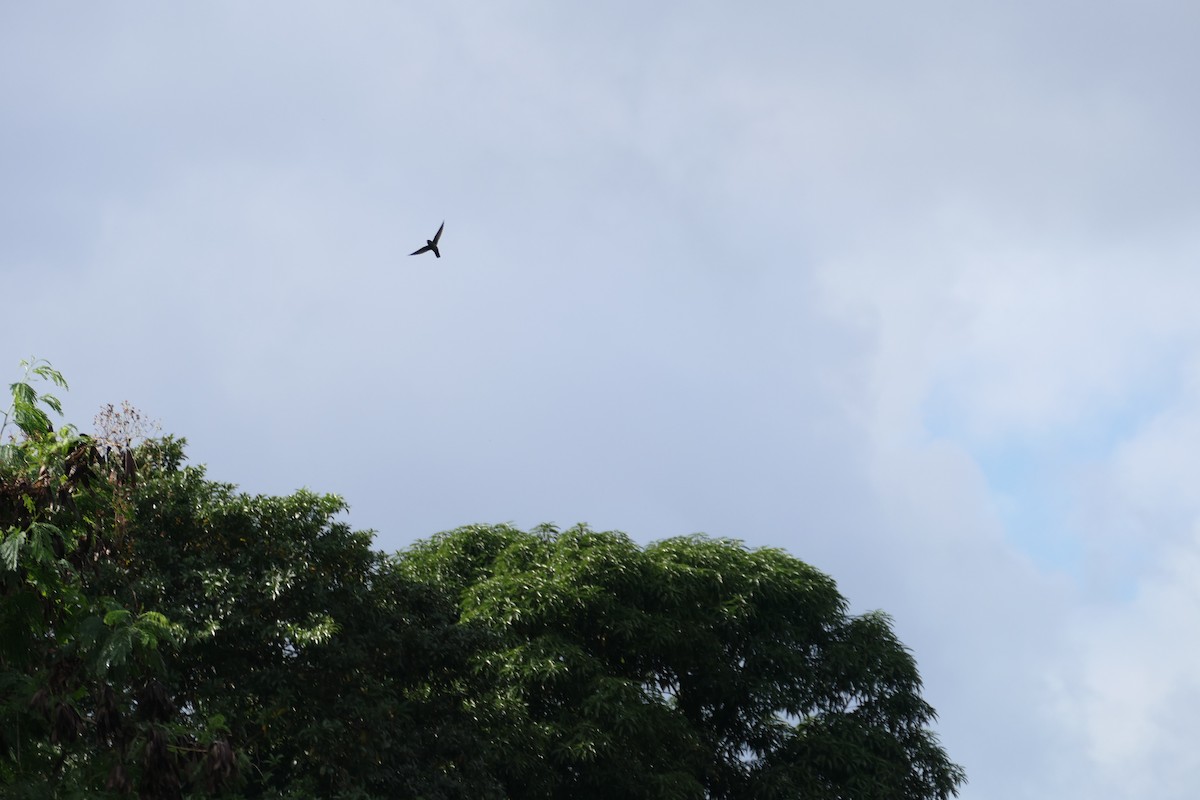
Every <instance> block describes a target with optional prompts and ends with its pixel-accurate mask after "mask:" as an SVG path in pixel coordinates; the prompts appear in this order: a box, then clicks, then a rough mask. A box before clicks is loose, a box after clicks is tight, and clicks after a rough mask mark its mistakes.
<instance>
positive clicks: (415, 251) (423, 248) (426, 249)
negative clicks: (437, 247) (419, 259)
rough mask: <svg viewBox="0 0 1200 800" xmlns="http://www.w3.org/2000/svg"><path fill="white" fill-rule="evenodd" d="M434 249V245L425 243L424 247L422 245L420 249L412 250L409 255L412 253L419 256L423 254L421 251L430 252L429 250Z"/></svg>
mask: <svg viewBox="0 0 1200 800" xmlns="http://www.w3.org/2000/svg"><path fill="white" fill-rule="evenodd" d="M432 249H433V248H432V247H430V246H429V245H425V246H424V247H422V248H421V249H420V250H414V251H412V252H411V253H409V255H410V256H419V255H421V253H428V252H429V251H430V250H432Z"/></svg>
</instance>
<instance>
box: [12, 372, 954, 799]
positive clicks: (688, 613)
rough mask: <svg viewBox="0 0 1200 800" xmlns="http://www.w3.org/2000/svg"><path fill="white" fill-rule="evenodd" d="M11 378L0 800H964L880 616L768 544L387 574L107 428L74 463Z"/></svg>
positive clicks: (329, 517) (488, 533)
mask: <svg viewBox="0 0 1200 800" xmlns="http://www.w3.org/2000/svg"><path fill="white" fill-rule="evenodd" d="M23 366H24V367H25V376H24V379H23V380H22V381H18V382H17V383H15V384H13V386H12V394H13V403H12V406H11V407H10V409H9V412H7V413H6V414H5V416H4V423H3V424H0V432H3V426H4V425H6V424H7V422H8V421H9V420H10V419H11V420H12V421H13V422H14V424H15V426H16V428H17V430H18V431H19V432H20V434H21V438H19V439H18V438H17V437H16V436H14V437H12V439H11V441H10V442H8V443H6V444H3V445H0V447H2V448H3V449H2V450H0V796H3V797H5V798H9V797H12V798H43V797H46V798H49V797H55V798H74V797H80V798H82V797H88V798H92V797H98V798H105V797H127V796H131V795H132V794H134V793H136V794H137V795H138V796H139V797H144V798H171V800H175V799H176V798H178V799H179V800H182V798H185V797H186V798H191V797H202V796H214V795H222V796H226V797H231V798H238V797H241V798H311V797H323V798H340V799H341V800H358V799H360V798H361V799H363V800H366V799H367V798H395V797H406V798H407V797H413V798H424V799H426V800H442V799H443V798H444V799H447V800H448V799H450V798H472V800H493V798H494V799H495V800H500V799H501V798H513V799H514V800H523V799H524V798H531V799H532V798H553V797H578V798H584V799H585V800H586V798H606V799H607V798H618V799H619V798H680V799H681V800H682V799H683V798H714V799H715V798H794V797H812V798H828V799H830V800H832V799H834V798H837V799H839V800H840V799H842V798H854V799H855V800H859V799H860V798H866V799H867V800H873V799H874V798H881V799H882V798H889V799H891V798H899V800H934V799H935V798H936V799H937V800H943V799H944V798H949V797H951V796H952V795H954V794H955V793H956V791H957V787H958V786H959V785H960V784H961V783H962V781H963V775H962V771H961V770H960V769H959V768H958V767H957V766H956V765H954V764H953V763H951V762H950V761H949V760H948V758H947V756H946V754H945V752H944V751H943V750H942V748H941V746H940V745H939V744H938V742H937V741H936V739H935V738H934V737H933V735H932V733H931V732H930V730H929V724H930V723H931V722H932V720H933V719H934V712H933V709H932V708H930V707H929V706H928V704H927V703H925V701H924V700H923V699H922V698H921V696H920V689H921V683H920V678H919V675H918V673H917V669H916V665H915V663H914V661H913V659H912V657H911V655H910V654H909V653H908V651H907V650H906V649H905V648H904V646H903V645H902V644H901V643H900V642H899V641H898V640H897V639H896V637H895V635H894V634H893V632H892V629H891V624H890V620H889V619H888V618H887V617H886V616H885V615H883V614H881V613H872V614H865V615H859V616H854V615H850V614H848V613H847V606H846V602H845V600H844V598H842V597H841V595H840V594H839V593H838V592H837V588H836V586H835V585H834V583H833V581H832V580H831V579H830V578H829V577H828V576H825V575H823V574H822V573H820V572H818V571H817V570H815V569H813V568H812V567H810V566H809V565H807V564H804V563H803V562H801V561H798V560H797V559H795V558H792V557H791V556H789V555H787V554H786V553H784V552H782V551H780V550H775V549H748V548H746V547H745V546H743V545H742V544H741V543H740V542H736V541H730V540H714V539H709V538H706V537H703V536H694V537H683V538H675V539H667V540H664V541H660V542H657V543H654V544H651V545H649V546H645V547H643V546H640V545H638V544H637V543H636V542H634V541H633V540H631V539H630V538H629V537H627V536H625V535H624V534H620V533H613V532H596V531H592V530H590V529H588V528H587V527H585V526H578V527H575V528H571V529H569V530H566V531H561V532H560V531H558V530H556V529H555V528H553V527H552V526H542V527H539V528H537V529H535V530H534V531H532V532H524V531H519V530H516V529H514V528H511V527H509V526H503V525H500V526H471V527H467V528H462V529H459V530H456V531H451V532H448V533H443V534H439V535H437V536H435V537H433V538H432V539H430V540H427V541H422V542H418V543H416V544H414V545H412V546H411V547H410V548H408V549H407V550H405V551H403V552H401V553H398V554H395V555H386V554H383V553H381V552H378V551H376V550H375V549H374V548H373V546H372V534H371V532H369V531H354V530H352V529H351V528H350V527H349V526H348V525H346V524H345V523H343V522H341V521H340V516H341V515H342V514H343V513H344V512H345V510H346V506H345V503H344V502H343V501H342V500H341V499H340V498H338V497H336V496H332V495H321V494H316V493H313V492H310V491H307V490H301V491H298V492H296V493H294V494H292V495H289V496H285V497H268V496H251V495H247V494H244V493H241V492H238V491H237V490H236V488H235V487H233V486H231V485H228V484H223V483H217V482H214V481H211V480H209V479H208V478H207V476H206V475H205V471H204V469H203V468H202V467H197V466H189V465H187V464H186V458H185V453H184V446H185V442H184V441H183V440H182V439H175V438H172V437H169V436H168V437H165V438H156V439H146V438H145V435H146V431H147V423H146V422H145V419H144V418H143V417H142V416H141V414H140V412H137V411H136V409H133V408H132V407H130V406H127V405H126V406H123V407H122V408H121V409H120V410H118V409H116V408H115V407H112V406H109V407H107V409H105V410H102V412H101V414H100V415H98V417H97V426H98V428H99V433H98V435H97V437H96V438H95V439H91V438H89V437H86V436H81V435H79V434H77V433H76V432H75V430H74V429H73V428H71V427H70V426H67V427H64V428H62V429H61V430H59V431H58V432H55V431H53V430H52V428H51V427H50V426H49V424H48V420H49V415H48V413H47V412H48V411H49V412H58V411H59V410H60V407H59V404H58V402H57V400H56V399H55V398H53V397H52V396H48V395H45V394H39V393H38V392H36V391H35V390H34V389H33V382H35V381H37V380H44V381H50V382H52V383H54V384H55V385H58V386H63V387H65V385H66V384H65V381H62V377H61V375H59V374H58V373H57V372H55V371H53V370H52V369H51V368H50V366H49V365H48V364H45V363H44V362H37V361H31V362H27V363H24V364H23ZM35 412H37V413H35ZM38 414H41V416H38ZM44 423H45V424H44ZM139 442H140V444H139Z"/></svg>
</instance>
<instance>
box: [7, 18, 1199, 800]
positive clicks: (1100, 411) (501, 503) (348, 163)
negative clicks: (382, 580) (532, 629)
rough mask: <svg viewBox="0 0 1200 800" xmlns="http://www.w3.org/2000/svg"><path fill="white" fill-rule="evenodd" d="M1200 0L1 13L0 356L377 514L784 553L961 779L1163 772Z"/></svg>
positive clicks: (1186, 698)
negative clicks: (926, 711) (857, 617)
mask: <svg viewBox="0 0 1200 800" xmlns="http://www.w3.org/2000/svg"><path fill="white" fill-rule="evenodd" d="M1198 24H1200V6H1197V5H1195V4H1194V3H1184V2H1171V0H1150V1H1149V2H1146V0H1141V1H1140V2H1138V3H1136V4H1135V3H1133V2H1127V1H1126V0H1115V1H1114V2H1107V3H1102V4H1095V3H1087V4H1085V3H1081V2H1077V1H1075V0H1040V1H1039V2H1037V3H1033V2H1027V1H1026V0H1008V1H1007V2H995V1H994V0H982V1H981V2H976V3H961V2H956V3H951V2H938V1H937V0H915V2H911V3H905V4H895V3H884V2H877V0H861V2H857V3H812V2H809V3H794V2H769V1H766V0H765V1H764V2H762V3H756V4H752V5H750V6H747V5H746V4H742V5H741V6H738V7H736V8H735V6H734V5H733V4H727V3H715V2H703V1H702V0H700V1H697V2H689V3H682V2H670V0H667V1H666V2H661V3H656V4H649V5H647V4H644V3H636V4H635V3H632V2H620V1H618V2H611V3H592V4H564V3H553V2H548V1H547V2H540V1H538V0H529V1H528V2H504V1H502V2H497V3H487V4H483V3H465V2H455V1H454V0H447V2H442V3H436V4H428V3H422V4H417V3H411V2H403V1H402V0H360V1H359V2H354V3H340V4H331V3H312V2H304V1H303V0H301V1H299V2H298V1H297V0H289V2H272V1H270V0H268V1H265V2H258V3H251V4H247V3H241V2H221V1H219V0H214V1H213V2H206V3H170V4H161V3H148V2H126V3H105V4H99V3H87V4H80V3H61V2H52V1H51V2H42V3H37V4H32V3H5V4H3V5H0V286H2V287H3V288H2V289H0V297H2V298H3V301H4V302H3V303H2V304H0V305H2V309H3V317H2V318H0V373H2V372H3V371H4V370H7V372H8V374H10V375H11V376H12V378H10V379H5V380H4V382H5V383H7V382H10V381H11V380H16V379H17V378H18V377H19V375H20V372H19V369H18V362H19V360H20V359H22V358H28V357H29V356H38V357H42V358H45V359H48V360H49V361H50V362H51V363H52V364H53V365H54V366H55V367H56V368H58V369H59V370H61V371H62V372H63V373H64V374H65V376H66V377H67V379H68V380H69V381H70V383H71V390H70V392H69V394H67V395H66V396H65V397H64V398H63V399H64V405H65V410H66V414H67V418H68V420H69V421H72V422H75V423H76V424H77V425H79V426H80V427H81V428H82V429H85V430H86V429H88V428H89V427H90V421H91V419H92V416H93V415H94V414H95V413H96V411H97V410H98V409H99V408H100V406H101V405H102V404H105V403H120V402H121V401H123V400H128V401H129V402H131V403H132V404H134V405H135V406H136V407H138V408H139V409H141V410H142V411H143V412H144V413H145V414H147V415H148V416H150V417H152V418H154V419H156V420H159V421H160V422H161V425H162V429H163V430H164V431H165V432H170V433H174V434H177V435H182V436H185V437H186V438H187V439H188V442H189V451H188V452H189V455H190V458H191V460H192V462H193V463H200V464H205V465H207V467H208V470H209V475H210V477H212V478H214V479H217V480H222V481H228V482H232V483H236V484H238V485H239V486H241V487H242V488H243V489H244V490H246V491H248V492H252V493H286V492H291V491H293V490H295V489H298V488H301V487H308V488H311V489H314V490H317V491H322V492H334V493H337V494H340V495H342V496H343V497H344V498H345V499H346V500H347V502H348V503H349V505H350V512H349V514H348V516H347V518H346V519H347V521H348V522H350V523H351V524H352V525H353V526H355V527H357V528H370V529H374V530H375V531H376V532H377V538H376V542H377V544H378V546H379V547H381V548H383V549H387V550H394V549H399V548H402V547H404V546H406V545H407V544H408V543H410V542H412V541H414V540H416V539H419V538H424V537H427V536H430V535H432V534H434V533H436V532H438V531H442V530H447V529H451V528H455V527H458V526H460V525H465V524H469V523H475V522H491V523H499V522H512V523H514V524H516V525H519V526H521V527H531V526H533V525H536V524H538V523H542V522H553V523H556V524H558V525H561V526H568V525H571V524H574V523H577V522H587V523H589V524H590V525H592V527H594V528H597V529H603V530H610V529H616V530H622V531H625V532H627V533H628V534H630V535H631V536H633V537H634V538H635V539H637V540H638V541H642V542H649V541H653V540H656V539H661V538H666V537H670V536H677V535H685V534H691V533H695V532H705V533H707V534H709V535H712V536H721V537H733V538H737V539H741V540H743V541H745V542H746V543H747V544H748V545H751V546H777V547H783V548H785V549H787V551H788V552H790V553H792V554H793V555H795V556H797V557H798V558H801V559H803V560H805V561H807V562H809V563H811V564H813V565H814V566H816V567H817V568H819V569H821V570H822V571H824V572H826V573H828V574H830V575H831V576H832V577H833V578H834V579H835V580H836V581H837V582H838V585H839V587H840V589H841V591H842V592H843V594H845V595H846V597H847V598H848V600H849V602H850V604H851V606H852V608H853V609H855V610H856V611H865V610H869V609H883V610H884V611H886V612H888V613H889V614H891V615H892V616H893V617H894V619H895V627H896V631H897V633H898V635H899V636H900V638H901V639H902V641H904V642H905V643H906V644H907V645H908V646H909V647H911V648H912V651H913V653H914V655H915V657H916V659H917V663H918V665H919V667H920V669H921V672H922V675H923V677H924V679H925V684H926V686H925V689H926V697H927V699H928V700H929V701H930V702H931V703H932V704H933V705H934V707H935V708H936V709H937V710H938V712H939V715H940V718H939V722H938V724H937V732H938V735H939V736H940V737H941V740H942V743H943V744H944V746H945V747H946V749H947V751H948V752H949V754H950V756H951V757H952V758H953V759H954V760H956V761H957V762H959V763H961V764H962V765H963V766H964V767H965V769H966V771H967V774H968V778H969V781H970V782H969V783H968V784H967V785H966V786H965V787H964V789H963V791H962V793H961V797H963V798H967V799H968V800H1002V799H1003V800H1011V798H1034V799H1040V798H1055V799H1056V800H1060V799H1065V800H1075V799H1076V798H1078V800H1085V799H1086V800H1093V799H1094V798H1096V797H1104V798H1114V799H1115V800H1121V799H1123V798H1137V799H1138V800H1142V799H1143V798H1157V799H1158V800H1172V798H1189V800H1190V798H1191V797H1193V796H1194V793H1195V786H1196V785H1197V784H1198V783H1200V749H1198V748H1197V747H1196V742H1197V741H1200V638H1198V637H1197V636H1196V635H1195V631H1196V630H1197V627H1198V625H1200V582H1198V581H1197V577H1198V576H1200V528H1198V525H1197V523H1198V521H1200V484H1198V483H1197V481H1196V480H1195V479H1194V477H1192V478H1189V475H1193V473H1192V470H1193V469H1195V467H1196V461H1197V457H1196V453H1197V452H1198V450H1200V316H1198V315H1197V314H1196V313H1195V302H1196V301H1195V298H1196V297H1197V296H1200V276H1198V274H1197V264H1198V259H1200V225H1198V224H1197V223H1198V222H1200V190H1198V189H1197V187H1198V186H1200V149H1198V148H1197V147H1196V144H1195V143H1196V142H1197V141H1198V140H1200V105H1197V104H1196V103H1195V101H1194V92H1195V89H1194V84H1195V76H1196V74H1197V72H1198V70H1200V50H1197V48H1196V47H1195V45H1194V42H1195V31H1196V30H1197V25H1198ZM443 220H444V221H445V223H446V228H445V233H444V234H443V237H442V240H441V246H440V249H441V253H442V258H441V259H435V258H434V257H433V256H432V255H431V254H425V255H423V256H419V257H409V256H408V253H409V252H411V251H412V250H415V249H416V248H417V247H419V246H421V245H422V244H424V242H425V240H426V239H427V238H429V237H431V236H432V235H433V233H434V231H435V230H436V229H437V226H438V225H439V224H440V223H441V222H442V221H443ZM0 377H2V374H0Z"/></svg>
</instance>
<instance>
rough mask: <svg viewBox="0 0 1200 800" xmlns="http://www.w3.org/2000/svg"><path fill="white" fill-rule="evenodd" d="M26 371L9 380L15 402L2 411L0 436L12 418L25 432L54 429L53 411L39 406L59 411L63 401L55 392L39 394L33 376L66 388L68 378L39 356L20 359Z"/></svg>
mask: <svg viewBox="0 0 1200 800" xmlns="http://www.w3.org/2000/svg"><path fill="white" fill-rule="evenodd" d="M21 368H22V369H24V370H25V375H24V376H23V377H22V379H21V380H19V381H17V382H16V383H12V384H9V387H8V388H9V392H10V394H11V395H12V404H11V405H10V406H9V407H8V410H7V411H4V412H3V413H2V414H0V417H2V419H0V440H2V439H3V436H4V431H5V429H6V428H7V427H8V423H9V422H10V421H11V422H13V423H14V424H15V425H16V426H17V428H19V429H20V430H21V432H22V433H24V434H25V435H26V436H38V435H42V434H45V433H46V432H47V431H52V430H53V429H54V426H53V425H52V424H51V423H50V415H49V414H47V413H46V411H44V410H43V409H42V408H40V407H39V406H45V407H46V408H47V409H49V410H50V411H53V412H54V413H56V414H59V415H61V414H62V403H61V402H60V401H59V399H58V398H57V397H55V396H54V395H52V394H45V393H41V394H39V393H38V391H37V390H36V389H34V388H33V379H35V378H37V379H41V380H43V381H49V382H51V383H53V384H54V385H55V386H58V387H59V388H62V389H66V388H67V381H66V379H64V378H63V376H62V373H60V372H59V371H58V370H56V369H54V368H53V367H52V366H50V362H48V361H44V360H42V359H39V358H30V359H29V360H28V361H22V362H21Z"/></svg>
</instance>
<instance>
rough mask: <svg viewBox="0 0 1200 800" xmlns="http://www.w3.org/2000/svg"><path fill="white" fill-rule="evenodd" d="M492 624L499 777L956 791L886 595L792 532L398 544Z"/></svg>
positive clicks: (520, 783)
mask: <svg viewBox="0 0 1200 800" xmlns="http://www.w3.org/2000/svg"><path fill="white" fill-rule="evenodd" d="M401 565H402V567H403V568H404V570H405V571H406V572H407V573H408V574H410V575H412V576H413V577H414V578H416V579H422V580H425V581H429V582H433V583H437V584H440V585H443V586H446V587H448V588H449V589H451V591H452V592H453V593H454V594H455V595H456V596H457V597H458V598H459V611H460V614H461V619H462V621H463V623H464V624H471V625H481V626H483V627H484V628H485V629H487V630H488V631H491V632H492V633H493V634H495V636H496V638H495V639H494V645H493V646H492V647H490V648H488V649H485V650H481V651H480V652H478V653H476V655H475V657H474V664H475V667H476V669H477V670H479V672H480V673H481V674H482V675H484V676H486V679H485V680H483V681H481V682H480V683H479V684H478V686H479V687H480V688H481V691H480V692H479V693H478V694H476V695H474V696H472V697H470V698H469V699H468V700H467V703H468V705H469V706H470V707H472V708H473V709H475V710H476V712H477V714H478V716H479V718H480V721H481V725H483V726H484V727H485V728H486V729H487V730H488V731H489V740H490V741H492V742H493V743H494V748H493V749H494V753H493V757H494V760H495V764H494V769H495V770H496V772H497V774H498V775H499V776H500V778H501V780H502V781H503V783H504V787H505V792H506V794H507V796H509V797H513V798H535V797H580V798H589V797H592V798H601V797H603V798H622V797H631V798H632V797H656V798H668V797H681V798H682V797H695V798H701V797H704V798H759V797H762V798H771V797H780V798H785V797H788V798H790V797H806V798H808V797H812V798H855V800H862V799H863V798H868V799H869V798H881V799H882V798H889V800H896V799H897V798H910V799H911V800H917V799H918V798H921V799H924V798H948V797H951V796H953V795H954V794H956V791H957V787H958V786H959V785H960V784H961V783H962V782H963V780H964V775H963V772H962V770H961V769H960V768H959V767H958V766H956V765H954V764H953V763H951V762H950V761H949V759H948V758H947V756H946V754H945V752H944V751H943V750H942V748H941V747H940V746H939V744H938V743H937V741H936V739H935V737H934V735H933V734H932V732H931V731H930V730H929V729H928V725H929V723H930V722H931V721H932V720H933V719H934V716H935V715H934V711H933V709H932V708H931V707H930V706H929V705H928V704H927V703H926V702H925V701H924V700H923V699H922V698H921V696H920V688H921V682H920V677H919V675H918V672H917V668H916V665H915V663H914V661H913V659H912V657H911V655H910V654H909V653H908V651H907V650H906V649H905V648H904V646H903V645H902V644H901V643H900V642H899V641H898V640H897V639H896V637H895V636H894V634H893V633H892V631H891V626H890V622H889V619H888V618H887V617H886V616H885V615H884V614H882V613H878V612H876V613H870V614H865V615H861V616H852V615H848V614H847V611H846V608H847V606H846V601H845V600H844V598H842V596H841V595H840V594H838V592H837V590H836V587H835V585H834V582H833V581H832V580H831V579H830V578H828V577H827V576H825V575H823V574H821V573H820V572H818V571H817V570H815V569H814V568H812V567H810V566H808V565H807V564H804V563H803V562H801V561H799V560H797V559H795V558H792V557H791V556H789V555H787V554H786V553H784V552H783V551H780V550H776V549H770V548H763V549H753V550H751V549H747V548H746V547H744V546H743V545H742V544H741V543H739V542H736V541H730V540H714V539H708V538H705V537H702V536H693V537H685V538H674V539H667V540H664V541H661V542H658V543H655V544H652V545H650V546H648V547H645V548H642V547H639V546H638V545H637V544H635V543H634V542H633V541H632V540H630V539H629V538H628V537H627V536H625V535H623V534H620V533H611V532H610V533H599V532H595V531H592V530H590V529H588V528H587V527H585V526H579V527H575V528H571V529H570V530H566V531H563V532H561V533H560V532H557V531H556V530H554V529H553V528H551V527H543V528H540V529H538V530H535V531H534V532H530V533H526V532H522V531H518V530H515V529H513V528H511V527H508V526H472V527H467V528H461V529H459V530H456V531H452V532H449V533H446V534H441V535H439V536H436V537H434V538H433V539H431V540H429V541H426V542H420V543H417V544H416V545H414V546H412V547H410V548H409V549H408V550H407V551H406V552H405V553H403V554H402V559H401Z"/></svg>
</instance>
